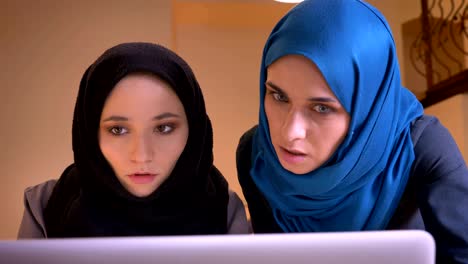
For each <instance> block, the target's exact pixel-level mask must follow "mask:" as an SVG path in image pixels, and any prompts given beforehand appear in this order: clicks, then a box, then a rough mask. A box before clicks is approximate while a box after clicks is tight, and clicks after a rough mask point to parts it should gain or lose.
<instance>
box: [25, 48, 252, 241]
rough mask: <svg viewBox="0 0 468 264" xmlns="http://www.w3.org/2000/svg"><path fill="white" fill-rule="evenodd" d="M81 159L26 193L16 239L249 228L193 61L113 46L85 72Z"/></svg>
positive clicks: (79, 105)
mask: <svg viewBox="0 0 468 264" xmlns="http://www.w3.org/2000/svg"><path fill="white" fill-rule="evenodd" d="M72 137H73V152H74V163H73V164H72V165H70V166H69V167H68V168H66V169H65V171H64V172H63V174H62V176H61V177H60V179H59V180H58V181H55V180H51V181H47V182H45V183H42V184H40V185H37V186H34V187H30V188H28V189H26V191H25V212H24V216H23V220H22V223H21V226H20V230H19V234H18V237H19V238H40V237H43V238H52V237H102V236H158V235H195V234H226V233H247V232H248V224H247V220H246V217H245V211H244V208H243V205H242V202H241V201H240V199H239V197H238V196H237V195H236V194H235V193H234V192H232V191H229V190H228V184H227V182H226V180H225V179H224V177H223V176H222V175H221V173H220V172H219V171H218V170H217V169H216V167H215V166H214V165H213V135H212V127H211V122H210V120H209V118H208V116H207V113H206V110H205V104H204V99H203V95H202V92H201V90H200V87H199V85H198V83H197V81H196V79H195V76H194V74H193V72H192V71H191V69H190V67H189V66H188V65H187V63H186V62H185V61H184V60H183V59H181V58H180V57H179V56H177V55H176V54H175V53H173V52H172V51H170V50H168V49H166V48H164V47H162V46H159V45H155V44H150V43H124V44H120V45H117V46H115V47H112V48H110V49H109V50H107V51H106V52H104V54H103V55H101V56H100V57H99V58H98V59H97V60H96V61H95V62H94V63H93V64H92V65H91V66H90V67H89V68H88V69H87V70H86V72H85V73H84V75H83V78H82V79H81V83H80V89H79V92H78V98H77V101H76V105H75V112H74V118H73V128H72Z"/></svg>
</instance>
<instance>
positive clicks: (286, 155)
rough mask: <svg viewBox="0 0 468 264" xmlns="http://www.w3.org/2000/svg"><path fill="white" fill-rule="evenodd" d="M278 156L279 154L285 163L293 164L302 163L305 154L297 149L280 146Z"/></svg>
mask: <svg viewBox="0 0 468 264" xmlns="http://www.w3.org/2000/svg"><path fill="white" fill-rule="evenodd" d="M279 156H280V159H282V160H283V161H285V162H286V163H289V164H293V165H295V164H298V163H302V162H303V161H304V160H305V159H306V157H307V154H306V153H305V152H303V151H300V150H297V149H287V148H283V147H280V155H279Z"/></svg>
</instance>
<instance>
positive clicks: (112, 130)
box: [109, 126, 128, 136]
mask: <svg viewBox="0 0 468 264" xmlns="http://www.w3.org/2000/svg"><path fill="white" fill-rule="evenodd" d="M109 132H110V133H111V134H112V135H115V136H120V135H123V134H127V133H128V130H127V129H126V128H124V127H121V126H113V127H111V128H110V129H109Z"/></svg>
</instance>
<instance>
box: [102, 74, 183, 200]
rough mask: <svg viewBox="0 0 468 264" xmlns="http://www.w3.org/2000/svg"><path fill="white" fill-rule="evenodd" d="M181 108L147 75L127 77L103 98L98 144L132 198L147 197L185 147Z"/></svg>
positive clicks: (167, 89) (164, 87) (163, 85)
mask: <svg viewBox="0 0 468 264" xmlns="http://www.w3.org/2000/svg"><path fill="white" fill-rule="evenodd" d="M188 133H189V127H188V122H187V117H186V115H185V111H184V107H183V105H182V103H181V102H180V100H179V98H178V97H177V95H176V94H175V92H174V91H173V90H172V88H171V87H170V86H169V85H168V84H167V83H165V82H164V81H162V80H161V79H159V78H157V77H155V76H153V75H150V74H142V73H138V74H130V75H127V76H126V77H124V78H123V79H122V80H120V81H119V82H118V83H117V84H116V86H115V87H114V89H113V90H112V92H111V93H110V94H109V96H108V98H107V99H106V102H105V104H104V108H103V111H102V115H101V119H100V127H99V146H100V148H101V151H102V154H103V155H104V157H105V158H106V160H107V161H108V162H109V164H110V165H111V167H112V168H113V170H114V173H115V175H116V176H117V178H118V180H119V181H120V183H121V184H122V185H123V186H124V187H125V188H126V189H127V190H128V191H129V192H130V193H131V194H133V195H135V196H137V197H145V196H148V195H150V194H151V193H153V192H154V191H155V190H156V189H157V188H158V187H159V186H160V185H161V184H162V183H163V182H164V181H165V180H166V179H167V178H168V177H169V175H170V174H171V172H172V170H173V169H174V166H175V164H176V162H177V160H178V159H179V157H180V155H181V153H182V151H183V150H184V148H185V144H186V143H187V138H188Z"/></svg>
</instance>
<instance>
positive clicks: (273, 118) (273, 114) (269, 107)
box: [265, 100, 283, 134]
mask: <svg viewBox="0 0 468 264" xmlns="http://www.w3.org/2000/svg"><path fill="white" fill-rule="evenodd" d="M265 115H266V118H267V122H268V127H269V129H270V133H271V134H273V133H275V132H277V131H278V128H279V127H280V126H281V120H282V116H283V115H282V111H281V108H280V107H279V106H278V105H277V104H275V103H273V102H271V100H265Z"/></svg>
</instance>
